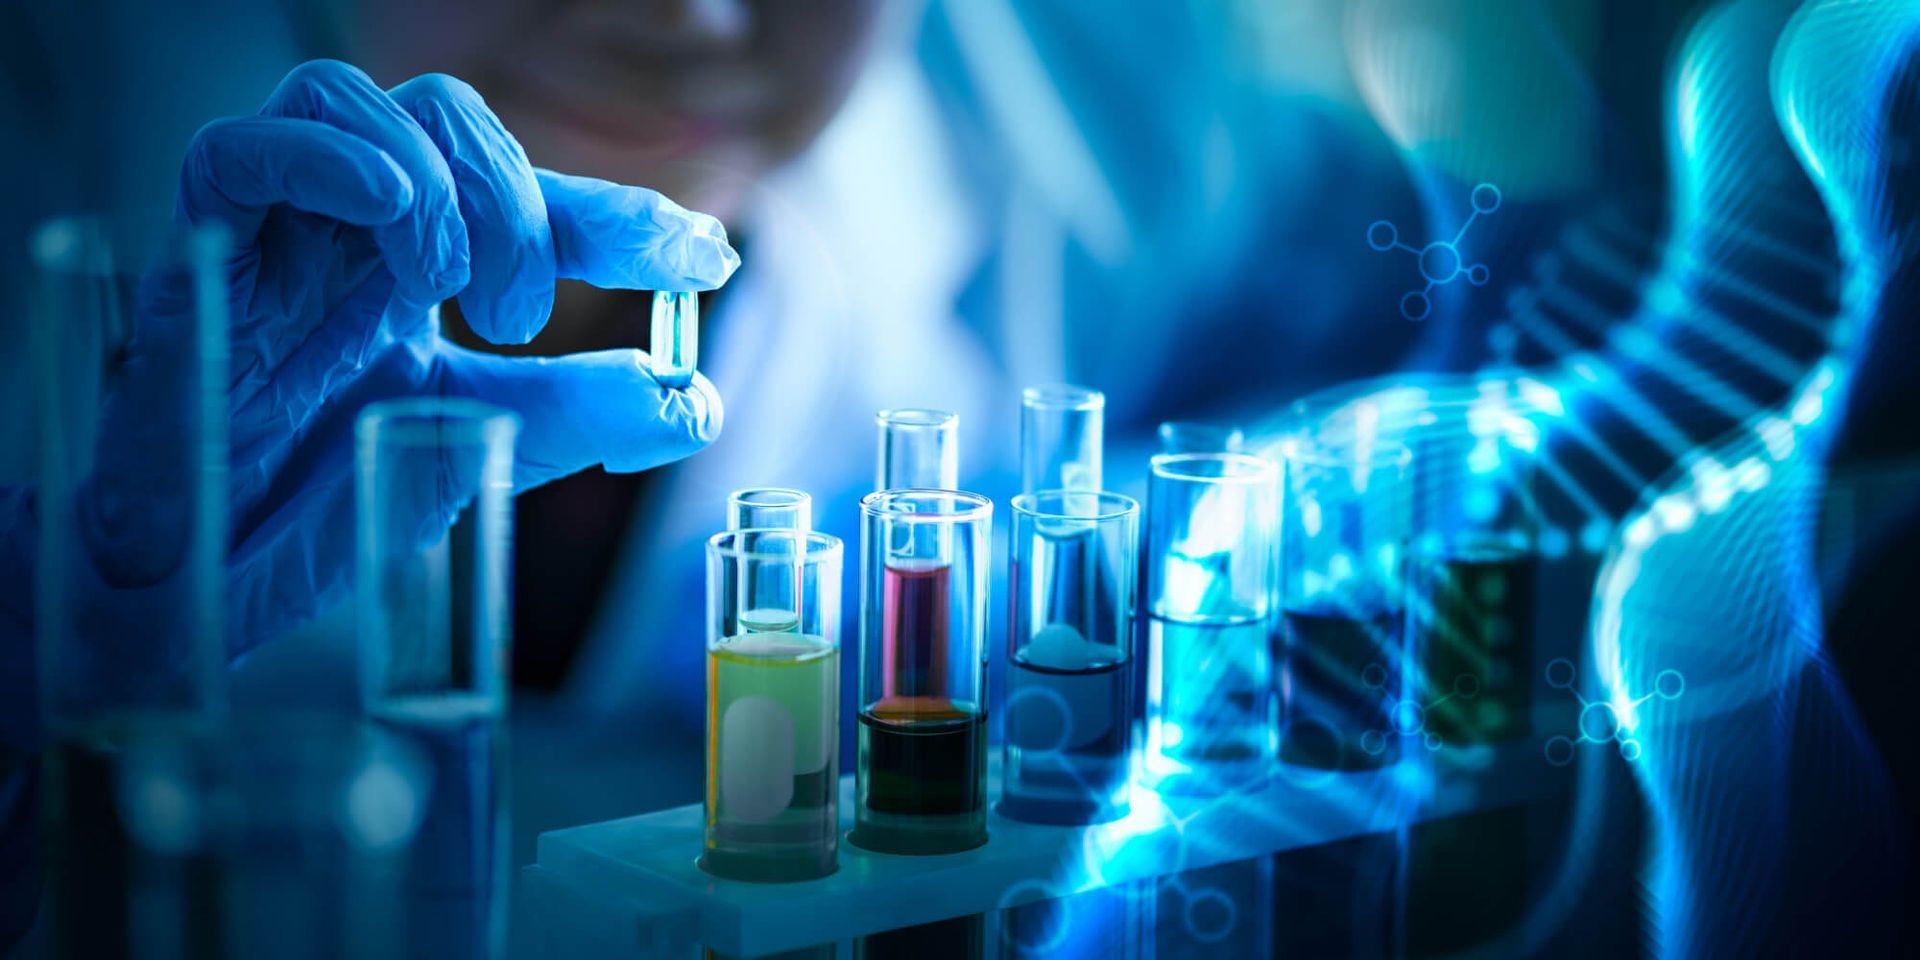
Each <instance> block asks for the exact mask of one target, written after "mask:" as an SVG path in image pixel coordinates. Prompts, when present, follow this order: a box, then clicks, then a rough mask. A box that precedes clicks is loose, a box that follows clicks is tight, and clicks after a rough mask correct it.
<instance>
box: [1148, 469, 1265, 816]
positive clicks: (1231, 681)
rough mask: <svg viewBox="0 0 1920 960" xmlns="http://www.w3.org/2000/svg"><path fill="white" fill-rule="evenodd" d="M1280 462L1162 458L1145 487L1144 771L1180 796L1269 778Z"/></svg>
mask: <svg viewBox="0 0 1920 960" xmlns="http://www.w3.org/2000/svg"><path fill="white" fill-rule="evenodd" d="M1277 473H1278V470H1277V468H1276V467H1275V466H1274V464H1273V461H1271V460H1267V459H1264V458H1261V457H1255V456H1249V455H1247V454H1238V453H1182V454H1160V455H1159V456H1156V457H1154V458H1153V472H1152V474H1151V476H1150V477H1149V478H1148V481H1147V525H1148V528H1149V532H1148V538H1147V539H1148V542H1149V543H1150V544H1151V546H1152V550H1151V553H1150V554H1149V555H1148V558H1147V596H1148V603H1149V607H1148V614H1149V616H1148V627H1147V629H1148V636H1147V644H1148V663H1147V772H1148V774H1149V775H1150V776H1152V777H1153V778H1154V779H1156V780H1159V781H1161V782H1162V783H1163V784H1166V785H1167V786H1170V787H1172V788H1174V789H1182V790H1186V789H1191V790H1196V791H1205V790H1210V789H1214V788H1219V787H1235V786H1240V785H1243V784H1246V783H1250V782H1252V781H1254V780H1257V779H1258V778H1260V777H1262V776H1264V775H1265V773H1266V770H1267V767H1268V764H1269V761H1270V760H1271V759H1272V757H1273V749H1274V733H1273V726H1272V724H1271V723H1270V722H1269V715H1268V703H1269V696H1270V694H1269V688H1270V683H1271V673H1272V655H1271V653H1270V651H1269V649H1268V646H1267V632H1268V622H1269V616H1270V613H1271V609H1270V607H1271V597H1272V583H1273V576H1274V573H1273V567H1274V562H1275V550H1274V537H1275V536H1276V535H1277V533H1278V530H1277V524H1276V522H1275V516H1274V500H1275V498H1276V496H1277V495H1278V488H1277V484H1276V480H1277Z"/></svg>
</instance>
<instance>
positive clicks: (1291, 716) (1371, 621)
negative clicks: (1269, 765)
mask: <svg viewBox="0 0 1920 960" xmlns="http://www.w3.org/2000/svg"><path fill="white" fill-rule="evenodd" d="M1402 620H1403V618H1402V616H1401V615H1400V614H1399V613H1398V612H1389V611H1369V610H1350V609H1347V608H1345V607H1342V606H1338V605H1335V604H1325V605H1315V606H1308V607H1305V608H1302V609H1294V610H1288V611H1286V618H1285V621H1286V623H1285V636H1284V644H1285V646H1284V649H1285V652H1286V658H1285V660H1284V663H1285V667H1284V668H1283V669H1284V672H1283V674H1282V677H1281V699H1282V701H1283V703H1282V709H1283V710H1284V711H1285V715H1286V728H1285V729H1286V732H1285V735H1284V736H1283V737H1282V739H1281V744H1280V759H1281V760H1282V761H1284V762H1287V763H1293V764H1299V765H1302V766H1309V767H1317V768H1321V769H1328V770H1332V769H1348V770H1353V769H1367V768H1371V767H1377V766H1381V765H1383V764H1386V763H1391V762H1393V761H1394V759H1396V758H1397V757H1398V753H1397V750H1398V748H1399V741H1400V739H1401V737H1400V736H1399V734H1398V733H1397V732H1396V731H1395V730H1394V728H1393V726H1392V721H1393V717H1392V709H1393V704H1394V701H1395V700H1396V699H1397V698H1398V697H1399V696H1400V673H1401V668H1402V666H1403V665H1402V663H1401V658H1402V657H1403V656H1404V655H1405V652H1404V651H1403V649H1402V643H1401V637H1402V635H1403V625H1402ZM1370 731H1371V732H1372V733H1373V734H1375V735H1376V736H1377V739H1376V738H1375V737H1369V736H1367V734H1368V733H1369V732H1370ZM1415 735H1416V736H1417V735H1418V731H1415ZM1368 744H1371V745H1373V746H1376V747H1378V749H1377V750H1369V749H1366V746H1367V745H1368Z"/></svg>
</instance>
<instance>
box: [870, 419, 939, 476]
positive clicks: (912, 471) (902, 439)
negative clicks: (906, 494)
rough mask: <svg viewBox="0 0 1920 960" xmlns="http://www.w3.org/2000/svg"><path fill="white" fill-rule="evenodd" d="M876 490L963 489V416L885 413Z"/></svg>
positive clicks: (881, 424) (881, 425)
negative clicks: (961, 425)
mask: <svg viewBox="0 0 1920 960" xmlns="http://www.w3.org/2000/svg"><path fill="white" fill-rule="evenodd" d="M874 421H875V422H876V423H878V424H879V426H880V459H879V465H878V468H877V469H876V471H875V477H874V489H875V490H905V489H910V488H919V489H929V490H953V489H956V488H958V487H959V486H960V443H959V439H958V434H957V431H958V429H959V426H960V416H959V415H958V414H955V413H950V412H948V411H946V410H926V409H920V408H906V409H899V410H882V411H880V412H879V414H877V415H875V417H874Z"/></svg>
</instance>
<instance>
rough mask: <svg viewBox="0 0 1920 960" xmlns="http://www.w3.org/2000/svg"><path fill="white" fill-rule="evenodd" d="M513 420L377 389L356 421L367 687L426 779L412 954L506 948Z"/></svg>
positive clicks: (479, 408)
mask: <svg viewBox="0 0 1920 960" xmlns="http://www.w3.org/2000/svg"><path fill="white" fill-rule="evenodd" d="M518 430H519V420H518V418H516V417H515V416H514V415H513V414H511V413H508V412H507V411H505V410H501V409H499V408H497V407H493V406H490V405H488V404H484V403H479V402H477V401H472V400H464V399H457V398H448V397H419V398H411V399H401V400H388V401H383V402H380V403H375V404H372V405H370V406H368V407H367V408H366V410H365V412H363V413H362V414H361V415H360V420H359V424H358V427H357V443H358V466H359V476H358V482H357V484H356V485H355V501H356V505H357V509H358V513H359V531H358V534H359V537H358V539H359V553H360V557H359V570H358V578H359V584H358V591H359V599H360V606H359V632H360V664H359V666H360V687H361V700H362V703H363V705H364V708H365V710H366V712H367V714H368V715H369V716H370V717H371V718H372V719H373V721H374V723H375V724H376V725H377V726H378V727H380V728H382V729H384V730H385V731H387V732H388V733H390V734H391V735H392V736H394V737H395V738H396V739H398V740H400V741H402V742H405V743H408V744H410V745H411V746H412V747H414V748H415V749H417V750H418V751H419V752H420V753H421V754H422V755H423V756H425V757H426V758H427V764H428V770H429V773H430V783H431V784H432V786H431V788H430V791H431V792H430V793H429V794H428V801H427V808H426V811H425V815H424V818H423V820H422V821H421V822H422V826H421V830H420V834H419V836H418V838H417V839H416V840H415V843H414V852H413V857H412V868H411V870H410V871H409V877H408V885H409V887H408V906H407V912H408V916H409V919H410V923H411V930H410V932H409V943H410V944H411V945H412V946H411V948H410V952H412V953H414V954H416V955H442V954H445V955H459V956H500V955H501V954H502V952H503V951H504V949H505V933H506V894H507V844H506V837H507V834H506V829H507V795H506V790H505V783H506V759H507V758H506V723H505V718H506V704H507V677H506V658H507V631H508V627H509V624H510V623H511V620H510V618H509V616H508V613H507V602H508V599H509V597H508V590H507V577H508V572H509V570H510V569H511V557H510V556H509V555H508V554H509V551H508V545H509V543H510V542H511V537H512V522H513V514H512V500H511V496H512V493H513V443H514V437H515V435H516V434H517V432H518ZM448 517H451V518H453V522H452V524H451V526H447V525H446V521H445V519H444V518H448Z"/></svg>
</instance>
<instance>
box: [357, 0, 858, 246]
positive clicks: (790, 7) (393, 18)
mask: <svg viewBox="0 0 1920 960" xmlns="http://www.w3.org/2000/svg"><path fill="white" fill-rule="evenodd" d="M878 4H879V0H803V2H796V0H570V2H552V0H361V4H360V9H359V12H358V16H357V18H356V19H355V22H354V24H353V26H352V27H351V28H350V29H349V31H348V32H349V34H350V36H349V37H348V46H349V56H350V57H352V58H353V59H355V60H356V61H357V62H358V63H359V64H360V65H361V66H362V67H364V68H365V69H366V70H367V71H368V72H369V73H371V74H373V76H374V79H376V80H378V81H379V82H380V83H381V84H383V85H391V84H395V83H399V82H401V81H403V80H405V79H407V78H409V77H411V76H414V75H417V74H421V73H429V72H440V73H449V74H452V75H454V76H456V77H459V78H461V79H463V80H466V81H467V82H468V83H471V84H473V85H474V87H475V88H476V89H478V90H479V91H480V94H481V95H482V96H483V97H485V98H486V100H487V103H488V104H489V105H491V106H492V107H493V109H494V111H495V112H496V113H498V114H499V115H500V119H501V120H502V122H504V123H505V124H506V125H507V129H508V130H510V131H512V132H513V134H514V136H515V137H517V138H518V139H519V140H520V142H521V144H522V145H524V146H525V147H526V149H527V153H528V155H529V156H530V157H531V158H532V160H533V162H534V163H535V164H538V165H540V166H545V167H551V168H553V169H556V170H562V171H565V172H567V173H578V174H586V175H589V176H596V177H602V178H605V179H608V180H617V181H620V182H623V183H636V184H641V185H644V186H649V187H653V188H654V189H657V190H660V191H661V192H663V193H665V194H667V195H668V196H670V197H672V198H674V199H675V200H678V201H680V202H681V203H682V204H685V205H686V206H689V207H693V208H695V209H699V210H703V211H706V212H708V213H712V214H715V215H716V216H719V217H721V218H723V219H725V218H727V217H729V216H731V215H732V214H734V213H735V212H736V210H737V208H738V206H739V203H740V201H741V199H742V197H743V196H744V195H745V193H746V191H747V190H748V188H749V187H750V186H751V185H752V183H753V182H754V181H755V180H756V179H758V178H759V177H760V176H761V175H762V174H764V173H765V172H766V171H767V170H768V169H769V168H771V167H773V166H775V165H777V164H779V163H781V162H782V161H785V160H787V159H788V158H790V157H792V156H793V155H794V154H796V153H798V152H799V151H800V149H801V148H803V147H805V146H806V145H807V143H808V142H809V141H810V140H812V139H813V137H814V135H815V134H817V133H819V131H820V129H821V128H822V127H824V126H825V125H826V123H827V120H828V119H829V118H830V117H831V116H832V115H833V112H834V111H835V110H836V109H837V108H838V107H839V105H840V102H841V100H842V98H843V97H844V96H845V95H846V92H847V88H848V87H849V86H851V84H852V81H853V77H854V73H855V71H856V68H857V66H858V61H859V59H860V52H861V50H862V49H863V47H864V43H865V40H866V38H867V35H868V32H869V28H870V26H871V24H872V21H873V19H874V15H875V12H876V10H877V8H878Z"/></svg>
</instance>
